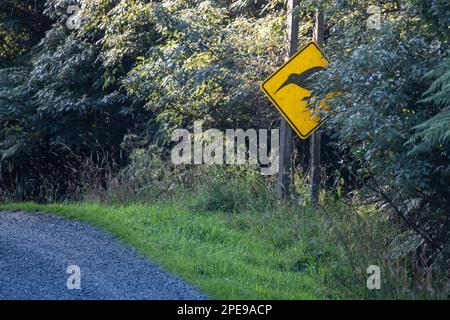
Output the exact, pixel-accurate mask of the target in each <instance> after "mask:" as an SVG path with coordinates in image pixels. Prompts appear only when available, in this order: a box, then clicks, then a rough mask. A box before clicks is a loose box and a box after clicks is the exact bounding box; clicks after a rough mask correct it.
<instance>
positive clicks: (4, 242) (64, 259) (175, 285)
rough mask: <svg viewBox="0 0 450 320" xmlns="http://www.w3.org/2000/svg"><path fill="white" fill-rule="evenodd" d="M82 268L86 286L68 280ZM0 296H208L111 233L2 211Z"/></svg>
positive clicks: (56, 219) (39, 215) (82, 281)
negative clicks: (72, 269)
mask: <svg viewBox="0 0 450 320" xmlns="http://www.w3.org/2000/svg"><path fill="white" fill-rule="evenodd" d="M71 265H76V266H78V267H79V268H80V276H81V277H80V286H81V289H68V287H67V281H68V279H69V278H70V280H71V281H69V283H71V284H75V285H76V281H72V280H73V279H74V277H75V276H76V274H73V275H72V276H71V274H68V273H67V268H68V267H69V266H71ZM0 299H40V300H41V299H58V300H59V299H71V300H72V299H108V300H109V299H171V300H172V299H173V300H175V299H176V300H178V299H180V300H182V299H207V297H206V296H205V295H204V294H202V293H200V292H199V291H198V290H197V289H196V288H195V287H193V286H191V285H189V284H186V283H185V282H183V281H182V280H181V279H179V278H178V277H176V276H174V275H171V274H169V273H167V272H165V271H164V270H162V269H161V268H160V267H158V266H157V265H155V264H154V263H152V262H151V261H149V260H147V259H146V258H144V257H142V256H140V255H139V254H138V253H137V252H136V251H135V250H134V249H132V248H131V247H129V246H126V245H124V244H123V243H121V242H120V241H118V240H117V239H115V238H114V236H112V235H111V234H109V233H106V232H104V231H102V230H101V229H99V228H96V227H93V226H90V225H88V224H85V223H81V222H76V221H70V220H66V219H63V218H60V217H55V216H51V215H48V214H43V213H25V212H0Z"/></svg>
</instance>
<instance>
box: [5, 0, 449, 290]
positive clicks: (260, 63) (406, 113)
mask: <svg viewBox="0 0 450 320" xmlns="http://www.w3.org/2000/svg"><path fill="white" fill-rule="evenodd" d="M73 4H76V5H78V6H79V7H80V8H81V9H82V10H81V12H80V15H79V18H80V20H76V21H75V20H73V18H74V17H73V15H72V14H71V13H67V12H68V11H67V8H68V6H69V5H73ZM371 4H374V5H378V6H380V7H381V12H382V15H381V28H380V29H371V28H368V27H367V19H368V18H369V16H370V15H371V14H370V13H368V12H367V9H368V7H369V5H371ZM317 7H320V8H321V10H323V12H324V14H325V18H326V30H325V47H324V51H325V53H326V54H327V56H328V58H329V60H330V67H329V68H328V69H327V70H325V71H323V72H321V73H320V75H319V77H318V78H317V81H316V82H315V85H314V92H315V94H316V95H318V96H319V97H324V96H325V95H326V94H327V93H329V92H340V94H339V95H337V96H336V97H335V98H333V99H332V100H329V105H330V107H331V110H330V111H329V112H330V113H331V114H332V116H331V117H329V120H328V121H327V122H326V123H325V125H324V126H323V132H324V133H325V137H324V138H323V150H324V155H323V157H322V165H323V176H324V179H323V189H324V190H325V191H324V194H323V199H322V206H323V207H329V206H331V203H333V206H334V205H335V201H336V199H331V197H330V195H333V197H334V198H337V199H338V202H346V203H347V204H346V205H350V206H351V207H352V208H353V209H351V210H350V209H348V210H349V212H352V213H355V212H359V213H355V215H359V214H361V212H360V211H358V210H357V209H354V206H357V207H358V206H361V205H363V204H364V206H367V205H370V206H372V207H371V208H372V209H373V210H375V212H376V213H377V215H378V219H380V220H379V221H383V222H380V224H378V223H376V224H374V225H377V226H379V225H382V226H383V227H382V228H381V227H380V229H377V230H376V231H377V232H378V233H379V234H380V237H381V238H383V239H384V237H388V238H387V239H388V240H386V241H385V240H383V241H382V243H387V242H392V243H393V244H392V245H389V246H386V247H385V248H384V250H385V251H386V252H384V254H385V256H386V257H390V258H389V259H387V260H389V261H390V263H391V264H392V265H396V264H397V265H398V264H399V263H400V264H401V263H402V262H404V265H405V270H406V271H405V272H406V273H407V271H411V274H412V275H411V274H408V275H409V276H411V277H416V276H417V278H420V279H425V278H427V277H429V276H435V277H438V278H437V279H438V281H437V282H438V283H439V287H440V288H443V287H445V282H446V281H448V279H447V278H448V274H446V273H445V272H444V273H442V272H439V271H438V270H440V269H444V270H448V269H449V268H448V266H449V264H450V184H449V181H450V55H449V51H450V46H449V40H450V2H449V1H444V0H398V1H387V0H382V1H362V0H321V1H312V0H303V1H300V6H299V7H298V8H297V9H296V10H295V13H296V14H299V15H300V21H301V22H300V24H301V25H300V34H299V42H300V43H305V42H306V41H307V40H308V39H310V35H311V32H312V16H313V12H314V10H315V8H317ZM0 9H1V10H0V68H1V69H0V159H1V162H0V196H1V197H2V198H3V199H4V200H14V201H38V202H53V201H63V200H71V201H73V200H96V201H98V200H101V201H108V202H113V203H116V204H117V203H122V204H123V203H124V202H151V201H155V200H158V201H159V200H164V199H168V198H169V197H171V199H172V200H173V197H175V195H176V194H180V193H183V194H186V193H190V192H192V193H196V192H200V191H201V192H202V194H203V196H202V197H200V198H199V201H198V203H197V205H198V206H199V210H200V211H202V212H203V211H205V210H206V211H221V212H231V213H243V212H252V213H253V217H254V219H255V221H258V220H259V219H260V221H265V220H264V219H266V218H267V217H265V216H264V213H266V212H274V211H276V210H282V209H279V207H280V206H291V209H289V210H291V211H292V212H294V213H293V215H301V214H302V210H299V209H298V208H297V207H299V206H300V207H301V206H308V201H307V196H305V194H304V193H303V192H302V191H301V190H302V188H301V187H300V185H301V184H302V183H304V182H305V180H307V178H308V177H307V175H306V174H304V173H305V172H307V169H308V156H307V150H308V144H307V142H302V141H300V140H296V141H295V145H296V150H297V152H296V155H295V159H294V162H295V169H296V170H295V177H296V185H297V188H296V192H297V195H296V197H295V199H296V201H295V202H294V203H291V204H280V203H278V202H277V201H276V199H274V195H273V194H272V191H273V190H272V189H271V186H272V183H273V179H272V178H267V179H266V180H264V181H263V182H261V181H260V179H261V178H260V177H257V176H256V177H255V172H254V171H253V170H252V168H241V169H236V168H223V169H217V170H206V171H208V172H209V175H208V177H206V178H205V177H204V175H205V173H204V170H203V169H199V168H195V167H191V166H186V167H179V166H173V165H172V164H171V163H170V161H169V160H168V155H169V153H170V149H171V146H172V144H171V141H170V133H171V132H172V131H173V130H174V129H177V128H191V127H192V125H193V123H194V121H196V120H204V121H205V123H204V127H205V128H208V127H214V128H218V129H227V128H243V129H246V128H255V129H258V128H275V127H277V126H278V124H279V123H278V121H279V115H278V114H277V112H276V111H275V110H274V108H273V107H271V106H270V103H269V102H268V101H267V99H265V97H264V95H263V94H262V93H261V92H260V90H259V89H258V85H259V83H260V82H261V81H262V80H263V79H264V78H265V77H266V76H267V75H268V74H270V72H272V71H273V70H274V69H275V68H276V67H277V66H279V65H280V64H281V63H282V62H283V60H284V56H285V40H284V39H285V34H284V31H285V17H286V4H285V1H284V0H191V1H186V0H80V1H70V0H46V1H34V0H22V1H14V0H0ZM68 21H71V22H73V21H75V22H78V21H79V25H78V24H77V23H74V24H68ZM261 185H263V186H264V187H260V186H261ZM199 190H200V191H199ZM297 200H298V201H297ZM342 206H343V204H339V205H336V207H339V208H342ZM336 207H333V208H336ZM372 209H371V210H372ZM283 210H284V209H283ZM331 211H337V212H342V210H338V209H331ZM344 211H345V210H344ZM371 212H372V211H371ZM322 214H324V213H323V212H322ZM362 215H363V216H364V214H362ZM344 216H347V215H344ZM371 216H372V214H371ZM367 219H369V218H368V217H367ZM331 221H336V220H331ZM352 221H353V220H352ZM386 221H388V222H389V223H388V226H386V223H385V222H386ZM327 223H329V222H327ZM333 223H334V222H333ZM255 224H256V222H255ZM293 225H295V224H293ZM374 228H375V227H374ZM391 228H395V230H396V231H395V232H392V230H391ZM333 230H335V229H333ZM356 230H357V228H353V229H352V228H350V229H349V231H351V232H356ZM388 230H389V231H388ZM372 231H373V232H374V233H373V234H375V233H376V232H375V230H372ZM336 237H337V236H336ZM337 238H339V237H337ZM340 238H342V237H340ZM358 239H359V238H358V237H355V238H352V240H351V242H352V243H356V242H357V241H360V239H359V240H358ZM370 240H371V241H373V242H376V241H379V240H377V239H376V237H375V236H374V237H373V238H371V239H370ZM380 241H381V240H380ZM350 251H351V250H350ZM358 254H360V253H355V255H358ZM393 257H394V258H393ZM366 262H367V259H366V258H364V259H361V261H359V262H358V263H360V264H361V265H364V263H366ZM352 264H353V266H354V263H352ZM356 269H357V268H356V267H355V269H354V270H356ZM412 270H414V271H412ZM418 270H419V271H418ZM355 272H356V271H355ZM393 272H394V273H395V272H397V271H393ZM402 272H403V271H402ZM419 282H420V281H419ZM417 283H418V282H417ZM417 283H416V284H415V285H413V287H414V286H416V287H417V286H419V285H418V284H417ZM405 286H406V284H405ZM414 289H417V288H412V289H411V290H414ZM442 290H443V289H442ZM345 296H350V295H349V294H347V293H346V294H345Z"/></svg>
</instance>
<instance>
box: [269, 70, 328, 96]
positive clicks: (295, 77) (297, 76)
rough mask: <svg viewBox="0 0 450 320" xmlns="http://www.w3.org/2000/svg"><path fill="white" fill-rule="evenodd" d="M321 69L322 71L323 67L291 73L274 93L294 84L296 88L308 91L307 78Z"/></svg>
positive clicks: (308, 81)
mask: <svg viewBox="0 0 450 320" xmlns="http://www.w3.org/2000/svg"><path fill="white" fill-rule="evenodd" d="M321 69H323V67H313V68H311V69H308V70H306V71H304V72H302V73H291V74H290V75H289V77H288V78H287V80H286V81H285V82H284V83H283V84H282V85H281V86H280V87H279V88H278V89H277V91H275V93H277V92H278V91H280V90H281V89H283V88H284V87H286V86H287V85H289V84H296V85H297V86H299V87H302V88H304V89H306V90H308V91H310V90H309V89H308V87H309V85H310V84H311V81H310V79H309V77H311V76H312V75H313V74H314V73H316V72H317V71H319V70H321Z"/></svg>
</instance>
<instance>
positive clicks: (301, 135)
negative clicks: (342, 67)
mask: <svg viewBox="0 0 450 320" xmlns="http://www.w3.org/2000/svg"><path fill="white" fill-rule="evenodd" d="M310 45H314V46H315V47H316V48H317V49H318V50H319V52H320V53H321V54H322V56H323V57H324V59H325V60H326V61H327V63H328V64H329V63H330V62H329V61H328V59H327V57H326V56H325V54H324V53H323V51H322V49H320V47H319V46H318V45H317V43H316V42H315V41H314V40H311V41H310V42H308V43H307V44H306V45H304V46H303V48H301V49H300V50H299V51H297V53H296V54H294V55H293V56H292V57H291V58H289V60H288V61H286V62H285V63H284V64H283V65H282V66H281V67H280V68H278V70H277V71H275V72H274V73H272V75H270V76H269V78H267V79H266V80H264V82H263V83H261V84H260V88H261V90H262V91H263V92H264V94H265V95H266V96H267V97H268V98H269V100H270V101H271V102H272V103H273V104H274V105H275V108H277V110H278V112H280V113H281V115H282V116H283V118H284V119H286V121H287V122H288V123H289V124H290V126H291V127H292V128H294V130H295V132H296V133H297V134H298V135H299V136H300V138H302V139H303V140H306V139H308V138H309V136H310V135H311V134H313V133H314V131H316V130H317V129H318V128H319V127H320V126H321V124H322V123H323V121H324V120H322V121H320V122H319V123H318V124H317V125H316V126H315V127H314V128H313V129H312V130H311V131H310V132H308V133H307V134H306V135H303V134H301V133H300V130H299V129H298V128H297V127H296V126H295V125H294V123H293V122H292V121H291V120H290V119H289V117H288V116H287V115H286V114H285V113H284V111H283V110H282V109H281V108H280V106H279V105H278V103H276V101H275V100H274V99H273V98H272V97H271V96H270V94H269V93H268V92H267V90H266V89H265V88H264V85H265V84H266V83H267V82H268V81H269V80H270V79H272V78H273V77H274V76H275V75H276V74H277V73H278V72H280V71H281V70H283V69H284V67H286V66H287V65H288V64H289V63H290V62H291V61H292V60H294V59H295V58H296V57H297V56H298V55H299V54H300V53H302V52H303V51H304V50H305V49H306V48H308V47H309V46H310Z"/></svg>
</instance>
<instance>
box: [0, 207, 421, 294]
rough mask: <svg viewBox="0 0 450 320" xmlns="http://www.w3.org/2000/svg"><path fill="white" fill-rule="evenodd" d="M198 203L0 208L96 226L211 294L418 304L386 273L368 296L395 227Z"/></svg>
mask: <svg viewBox="0 0 450 320" xmlns="http://www.w3.org/2000/svg"><path fill="white" fill-rule="evenodd" d="M197 200H198V199H197ZM196 204H197V202H196V200H195V199H191V200H189V201H186V200H183V201H178V202H172V203H156V204H149V205H134V204H130V205H123V206H110V205H104V204H99V203H64V204H47V205H40V204H35V203H10V204H4V205H0V207H1V209H2V210H16V209H20V210H24V211H30V212H31V211H39V212H48V213H53V214H57V215H60V216H63V217H66V218H69V219H77V220H81V221H85V222H88V223H91V224H93V225H96V226H99V227H101V228H103V229H104V230H107V231H109V232H111V233H113V234H115V235H117V236H118V237H119V238H120V239H121V240H123V241H124V242H126V243H129V244H131V245H133V246H134V247H136V248H137V249H138V251H139V252H140V253H141V254H143V255H144V256H147V257H148V258H150V259H151V260H153V261H155V262H156V263H158V264H159V265H161V266H162V267H163V268H165V269H166V270H168V271H170V272H173V273H175V274H178V275H179V276H181V277H182V278H183V279H185V280H186V281H187V282H189V283H192V284H194V285H196V286H197V287H198V288H200V289H201V290H202V291H203V292H205V293H206V294H208V295H210V296H211V297H213V298H218V299H327V298H333V299H341V298H351V299H370V298H376V299H380V298H382V299H387V298H414V295H413V294H409V293H408V291H407V289H406V287H402V286H403V284H398V283H397V282H396V281H397V280H396V279H397V278H400V277H399V275H398V274H394V275H393V277H388V275H387V273H386V272H385V273H384V276H383V290H373V291H370V290H367V288H366V279H367V274H366V268H367V266H369V265H370V264H378V265H381V266H382V268H383V270H386V267H385V266H384V265H383V261H382V260H381V258H380V256H382V255H384V254H385V252H386V246H387V244H389V243H390V242H391V240H390V239H391V238H390V236H391V234H390V233H389V232H390V231H389V229H387V228H385V227H384V223H383V222H382V221H381V222H380V221H379V219H375V217H376V216H371V215H370V211H367V212H366V211H364V212H363V214H356V215H355V214H354V213H351V212H347V213H346V211H342V210H341V211H339V212H338V210H337V211H336V212H335V213H334V214H332V213H330V212H325V213H324V212H322V211H320V212H319V211H315V210H312V209H310V208H308V207H297V208H295V209H293V208H289V207H287V208H284V209H283V208H281V209H276V210H275V209H271V210H267V211H264V212H261V211H259V212H255V211H252V212H241V213H239V214H237V213H223V212H217V211H216V212H214V211H213V212H211V211H206V210H205V211H202V209H199V206H198V205H196ZM383 236H384V237H383ZM398 288H402V290H398Z"/></svg>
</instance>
